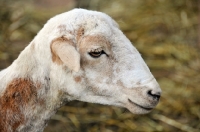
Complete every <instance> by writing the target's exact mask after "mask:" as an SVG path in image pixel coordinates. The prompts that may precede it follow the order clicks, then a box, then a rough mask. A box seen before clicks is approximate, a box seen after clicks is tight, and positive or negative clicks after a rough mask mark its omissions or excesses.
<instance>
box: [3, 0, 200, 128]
mask: <svg viewBox="0 0 200 132" xmlns="http://www.w3.org/2000/svg"><path fill="white" fill-rule="evenodd" d="M43 1H45V0H43ZM61 1H62V0H59V2H61ZM65 2H66V3H67V2H68V3H67V4H61V5H63V6H62V7H61V6H51V11H49V7H48V2H47V3H43V4H41V3H39V1H38V0H32V1H30V0H29V1H25V0H20V1H15V2H14V1H12V0H0V9H1V11H0V20H1V22H0V69H2V68H5V67H7V66H8V65H9V64H10V63H11V62H12V61H13V59H15V58H16V57H17V55H18V54H19V52H20V51H21V50H22V49H23V48H24V47H25V45H27V44H28V42H29V41H31V39H32V38H33V37H34V36H35V35H36V33H37V32H38V31H39V30H40V29H41V28H42V26H43V25H44V23H45V22H46V21H47V20H48V19H49V18H50V17H52V16H53V15H55V14H57V13H61V12H64V11H67V10H69V9H72V8H74V7H84V8H87V9H93V10H99V11H102V12H105V13H107V14H109V15H111V16H112V17H113V18H114V19H115V20H116V21H117V22H118V24H119V26H120V28H121V29H122V30H123V31H124V33H125V34H126V36H127V37H128V38H129V39H130V40H131V41H132V42H133V44H134V46H136V47H137V49H138V50H139V51H140V53H141V54H142V56H143V58H144V59H145V62H146V63H147V65H148V66H149V67H150V69H151V71H152V73H153V75H154V76H155V77H156V79H157V80H158V82H159V84H160V86H161V88H162V90H163V94H162V98H161V100H160V103H159V105H158V106H157V107H156V109H154V110H153V111H152V112H151V113H149V114H147V115H133V114H131V113H130V112H129V111H128V110H126V109H124V108H117V107H112V106H104V105H98V104H90V103H84V102H79V101H72V102H69V103H68V104H67V105H66V106H65V107H62V108H61V109H60V110H59V111H58V112H57V114H56V115H55V116H53V117H52V120H50V122H49V125H48V126H47V128H46V129H45V132H75V131H81V132H124V131H187V132H192V131H200V88H199V86H200V53H199V50H200V49H199V48H197V43H198V34H197V32H198V26H199V23H198V16H199V13H200V12H199V11H198V4H199V3H198V0H131V1H130V0H109V1H100V0H85V1H83V0H76V1H75V0H66V1H65ZM70 2H71V3H70ZM38 3H39V4H38ZM44 5H45V6H44ZM57 5H58V2H57ZM64 5H65V7H64Z"/></svg>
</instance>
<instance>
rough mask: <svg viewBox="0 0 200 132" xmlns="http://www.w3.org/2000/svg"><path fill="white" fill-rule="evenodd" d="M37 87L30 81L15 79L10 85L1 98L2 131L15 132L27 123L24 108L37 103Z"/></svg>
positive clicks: (0, 128) (0, 122)
mask: <svg viewBox="0 0 200 132" xmlns="http://www.w3.org/2000/svg"><path fill="white" fill-rule="evenodd" d="M36 90H37V87H36V86H35V85H34V84H33V82H32V81H30V80H28V79H15V80H13V81H12V82H10V83H9V85H8V86H7V88H6V91H5V93H4V94H3V96H2V97H1V98H0V117H1V118H0V130H1V131H2V132H4V131H8V128H11V129H12V130H13V131H16V129H17V128H18V127H19V126H20V125H21V124H23V123H25V121H26V119H25V115H24V113H23V110H24V108H25V107H26V106H27V104H28V103H29V102H36V99H37V91H36Z"/></svg>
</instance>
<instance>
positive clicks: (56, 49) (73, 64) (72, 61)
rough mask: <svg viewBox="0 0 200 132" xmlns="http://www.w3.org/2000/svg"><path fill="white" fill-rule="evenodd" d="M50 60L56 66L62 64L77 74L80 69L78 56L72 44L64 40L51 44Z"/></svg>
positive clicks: (60, 39)
mask: <svg viewBox="0 0 200 132" xmlns="http://www.w3.org/2000/svg"><path fill="white" fill-rule="evenodd" d="M51 52H52V60H53V62H55V63H57V64H64V65H66V66H67V67H68V68H69V69H71V70H73V71H75V72H78V71H79V69H80V54H79V53H78V51H77V50H76V49H75V47H74V46H73V44H72V43H71V42H70V41H69V40H67V39H64V38H59V39H56V40H54V41H53V42H52V43H51Z"/></svg>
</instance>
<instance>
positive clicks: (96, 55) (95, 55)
mask: <svg viewBox="0 0 200 132" xmlns="http://www.w3.org/2000/svg"><path fill="white" fill-rule="evenodd" d="M102 54H106V53H105V52H104V51H103V50H101V51H91V52H89V55H90V56H92V57H93V58H98V57H100V56H101V55H102Z"/></svg>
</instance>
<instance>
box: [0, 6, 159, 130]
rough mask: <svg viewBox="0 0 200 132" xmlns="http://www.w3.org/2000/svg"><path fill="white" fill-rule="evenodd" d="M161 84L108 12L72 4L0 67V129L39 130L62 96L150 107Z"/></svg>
mask: <svg viewBox="0 0 200 132" xmlns="http://www.w3.org/2000/svg"><path fill="white" fill-rule="evenodd" d="M160 95H161V89H160V87H159V85H158V83H157V81H156V80H155V78H154V76H153V75H152V74H151V72H150V70H149V68H148V67H147V65H146V64H145V62H144V60H143V59H142V57H141V55H140V54H139V52H138V51H137V50H136V48H135V47H133V45H132V44H131V42H130V41H129V40H128V39H127V38H126V36H125V35H124V34H123V33H122V32H121V31H120V29H119V27H118V25H117V23H116V22H115V21H114V20H113V19H112V18H111V17H109V16H108V15H106V14H104V13H101V12H97V11H88V10H85V9H74V10H71V11H69V12H66V13H63V14H60V15H57V16H55V17H53V18H51V19H50V20H49V21H48V22H47V23H46V24H45V25H44V27H43V28H42V29H41V30H40V31H39V33H38V34H37V35H36V37H35V38H34V39H33V40H32V41H31V42H30V44H29V45H28V46H27V47H26V48H25V49H24V50H23V51H22V52H21V54H20V55H19V57H18V58H17V59H16V60H15V61H14V62H13V63H12V64H11V65H10V66H9V67H8V68H6V69H4V70H3V71H1V72H0V131H1V132H35V131H43V130H44V128H45V126H46V124H47V121H48V120H49V119H50V117H51V116H52V115H54V114H55V112H56V110H57V109H58V108H60V107H61V106H63V105H65V103H66V101H72V100H79V101H85V102H91V103H100V104H105V105H114V106H119V107H125V108H127V109H128V110H129V111H131V112H132V113H134V114H145V113H148V112H150V111H151V110H152V109H153V108H154V107H155V106H156V105H157V103H158V101H159V98H160Z"/></svg>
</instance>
